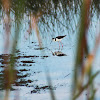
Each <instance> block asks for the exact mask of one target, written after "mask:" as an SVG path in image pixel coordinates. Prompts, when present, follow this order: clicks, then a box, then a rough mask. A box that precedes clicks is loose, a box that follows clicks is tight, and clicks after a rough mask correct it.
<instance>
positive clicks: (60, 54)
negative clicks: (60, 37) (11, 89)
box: [52, 51, 67, 56]
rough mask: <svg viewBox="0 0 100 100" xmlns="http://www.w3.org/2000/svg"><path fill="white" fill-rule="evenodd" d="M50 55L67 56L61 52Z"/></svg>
mask: <svg viewBox="0 0 100 100" xmlns="http://www.w3.org/2000/svg"><path fill="white" fill-rule="evenodd" d="M52 55H53V56H67V55H66V54H64V53H63V52H61V51H55V52H52Z"/></svg>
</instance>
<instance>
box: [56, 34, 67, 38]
mask: <svg viewBox="0 0 100 100" xmlns="http://www.w3.org/2000/svg"><path fill="white" fill-rule="evenodd" d="M65 36H66V35H64V36H57V37H56V38H58V39H62V38H64V37H65Z"/></svg>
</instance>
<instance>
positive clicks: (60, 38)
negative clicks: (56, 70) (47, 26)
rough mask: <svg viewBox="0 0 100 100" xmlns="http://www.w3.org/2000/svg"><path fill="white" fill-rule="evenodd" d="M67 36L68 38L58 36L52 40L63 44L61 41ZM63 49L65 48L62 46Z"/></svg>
mask: <svg viewBox="0 0 100 100" xmlns="http://www.w3.org/2000/svg"><path fill="white" fill-rule="evenodd" d="M65 36H66V35H64V36H57V37H55V38H52V40H53V41H57V42H58V43H59V42H60V43H61V44H62V42H61V40H62V39H63V38H64V37H65ZM60 43H59V47H60ZM62 47H63V44H62Z"/></svg>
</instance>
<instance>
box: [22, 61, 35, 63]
mask: <svg viewBox="0 0 100 100" xmlns="http://www.w3.org/2000/svg"><path fill="white" fill-rule="evenodd" d="M21 62H22V63H35V62H34V61H21Z"/></svg>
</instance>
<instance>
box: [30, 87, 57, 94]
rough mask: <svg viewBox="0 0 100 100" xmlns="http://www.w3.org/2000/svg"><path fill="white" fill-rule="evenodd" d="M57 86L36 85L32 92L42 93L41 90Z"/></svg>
mask: <svg viewBox="0 0 100 100" xmlns="http://www.w3.org/2000/svg"><path fill="white" fill-rule="evenodd" d="M55 89H56V87H52V86H41V87H39V86H35V87H34V90H32V91H31V94H32V93H40V92H41V91H46V90H55Z"/></svg>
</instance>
